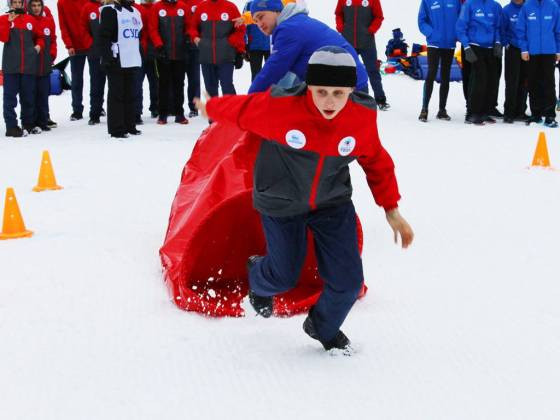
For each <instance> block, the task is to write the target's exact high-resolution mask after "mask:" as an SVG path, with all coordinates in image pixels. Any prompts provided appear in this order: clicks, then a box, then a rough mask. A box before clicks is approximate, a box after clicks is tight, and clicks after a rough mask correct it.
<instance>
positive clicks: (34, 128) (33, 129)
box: [23, 125, 42, 134]
mask: <svg viewBox="0 0 560 420" xmlns="http://www.w3.org/2000/svg"><path fill="white" fill-rule="evenodd" d="M23 130H24V131H27V132H28V133H29V134H41V133H42V131H41V129H40V128H39V127H37V126H36V125H24V126H23Z"/></svg>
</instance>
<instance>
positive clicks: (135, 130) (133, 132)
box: [128, 128, 142, 136]
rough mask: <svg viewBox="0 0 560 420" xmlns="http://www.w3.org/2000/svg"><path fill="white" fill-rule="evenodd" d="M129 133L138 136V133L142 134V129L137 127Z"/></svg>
mask: <svg viewBox="0 0 560 420" xmlns="http://www.w3.org/2000/svg"><path fill="white" fill-rule="evenodd" d="M128 134H132V135H133V136H138V135H140V134H142V131H140V130H138V129H136V128H135V129H134V130H130V131H129V132H128Z"/></svg>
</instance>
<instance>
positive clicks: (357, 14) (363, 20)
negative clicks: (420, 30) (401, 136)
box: [335, 0, 389, 111]
mask: <svg viewBox="0 0 560 420" xmlns="http://www.w3.org/2000/svg"><path fill="white" fill-rule="evenodd" d="M335 15H336V30H337V31H338V32H340V33H341V34H342V35H343V36H344V38H346V40H347V41H348V42H349V43H350V44H351V45H352V46H353V47H354V48H355V49H356V52H357V53H358V54H359V55H360V56H361V57H362V60H363V61H364V65H365V66H366V70H367V73H368V76H369V81H370V83H371V87H372V89H373V94H374V97H375V101H376V102H377V106H378V107H379V109H380V110H382V111H384V110H387V109H389V104H388V103H387V97H386V96H385V92H384V91H383V84H382V82H381V73H380V72H379V67H378V65H377V46H376V44H375V34H376V33H377V31H378V30H379V28H381V24H382V23H383V19H384V17H383V10H382V9H381V3H380V0H338V3H337V6H336V11H335Z"/></svg>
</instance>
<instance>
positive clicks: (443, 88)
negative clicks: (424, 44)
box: [422, 47, 453, 109]
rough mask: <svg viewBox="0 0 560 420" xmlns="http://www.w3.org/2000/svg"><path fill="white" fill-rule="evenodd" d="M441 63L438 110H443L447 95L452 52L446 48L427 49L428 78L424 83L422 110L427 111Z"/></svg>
mask: <svg viewBox="0 0 560 420" xmlns="http://www.w3.org/2000/svg"><path fill="white" fill-rule="evenodd" d="M440 61H441V71H440V75H441V77H440V79H441V81H440V83H441V84H440V86H439V109H445V107H446V105H447V96H448V95H449V77H450V74H451V62H452V61H453V50H451V49H446V48H433V47H429V48H428V77H427V78H426V82H425V83H424V98H423V100H422V108H423V109H428V105H429V104H430V99H431V97H432V92H433V90H434V81H435V80H436V76H437V71H438V67H439V63H440Z"/></svg>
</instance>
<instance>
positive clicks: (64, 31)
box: [56, 0, 73, 49]
mask: <svg viewBox="0 0 560 420" xmlns="http://www.w3.org/2000/svg"><path fill="white" fill-rule="evenodd" d="M56 7H57V9H58V24H59V25H60V35H61V37H62V42H64V46H65V47H66V48H67V49H70V48H73V46H72V38H70V32H69V31H68V26H67V25H66V16H65V15H64V2H62V1H61V0H59V1H58V3H57V4H56Z"/></svg>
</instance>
